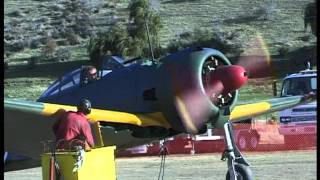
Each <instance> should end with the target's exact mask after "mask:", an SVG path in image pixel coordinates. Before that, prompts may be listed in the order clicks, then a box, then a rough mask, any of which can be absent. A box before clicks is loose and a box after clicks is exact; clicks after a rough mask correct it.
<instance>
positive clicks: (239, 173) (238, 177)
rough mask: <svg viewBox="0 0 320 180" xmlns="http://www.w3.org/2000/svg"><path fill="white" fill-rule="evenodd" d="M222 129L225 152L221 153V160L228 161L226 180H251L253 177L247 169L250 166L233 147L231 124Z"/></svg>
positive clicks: (235, 147) (234, 146) (226, 124)
mask: <svg viewBox="0 0 320 180" xmlns="http://www.w3.org/2000/svg"><path fill="white" fill-rule="evenodd" d="M223 128H224V133H225V143H226V150H225V151H224V152H223V154H222V158H221V160H226V159H228V161H227V164H228V173H227V177H226V178H227V180H229V179H230V180H252V179H253V176H252V172H251V170H250V168H249V166H250V165H249V163H248V162H247V161H246V160H245V159H244V157H243V155H242V154H241V153H240V151H239V149H238V148H237V146H236V145H235V142H234V138H233V132H232V127H231V123H230V122H228V123H225V124H224V126H223Z"/></svg>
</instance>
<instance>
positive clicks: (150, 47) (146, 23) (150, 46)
mask: <svg viewBox="0 0 320 180" xmlns="http://www.w3.org/2000/svg"><path fill="white" fill-rule="evenodd" d="M144 22H145V25H146V30H147V37H148V42H149V49H150V52H151V58H152V62H154V61H155V60H154V55H153V49H152V44H151V40H150V35H149V27H148V22H147V18H145V21H144Z"/></svg>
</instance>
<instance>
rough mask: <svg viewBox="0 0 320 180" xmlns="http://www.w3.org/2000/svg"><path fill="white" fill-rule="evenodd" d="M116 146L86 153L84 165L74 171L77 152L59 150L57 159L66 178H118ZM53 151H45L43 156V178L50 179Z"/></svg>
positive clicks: (111, 179) (85, 179)
mask: <svg viewBox="0 0 320 180" xmlns="http://www.w3.org/2000/svg"><path fill="white" fill-rule="evenodd" d="M115 149H116V147H115V146H109V147H102V148H96V149H92V150H91V151H89V152H86V153H85V155H84V161H83V164H82V167H81V168H80V169H79V170H78V171H77V172H74V173H73V172H72V170H73V168H74V164H75V163H76V161H77V153H76V152H57V153H56V159H57V162H58V164H59V167H60V172H61V174H62V176H63V178H64V179H68V180H87V179H108V180H115V179H116V167H115V158H114V151H115ZM50 157H51V153H44V154H42V157H41V163H42V177H43V180H49V175H50Z"/></svg>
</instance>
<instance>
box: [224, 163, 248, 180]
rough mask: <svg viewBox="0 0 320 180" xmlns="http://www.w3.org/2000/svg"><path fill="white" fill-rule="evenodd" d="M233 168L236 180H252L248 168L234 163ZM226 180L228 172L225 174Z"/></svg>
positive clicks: (228, 177)
mask: <svg viewBox="0 0 320 180" xmlns="http://www.w3.org/2000/svg"><path fill="white" fill-rule="evenodd" d="M234 167H235V170H236V176H237V180H253V175H252V171H251V169H250V168H249V166H246V165H243V164H238V163H236V164H235V165H234ZM226 180H230V174H229V171H228V172H227V175H226Z"/></svg>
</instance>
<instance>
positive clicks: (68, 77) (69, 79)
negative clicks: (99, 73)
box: [40, 68, 81, 99]
mask: <svg viewBox="0 0 320 180" xmlns="http://www.w3.org/2000/svg"><path fill="white" fill-rule="evenodd" d="M80 73H81V68H79V69H76V70H74V71H71V72H69V73H67V74H65V75H63V76H62V77H60V78H59V79H58V80H56V81H55V82H54V83H53V84H52V85H51V86H49V88H48V89H47V90H46V91H45V92H44V93H43V94H42V95H41V96H40V99H41V98H42V97H47V96H52V95H55V94H58V93H59V92H60V91H65V90H66V89H69V88H72V87H74V86H78V85H79V84H80Z"/></svg>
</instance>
